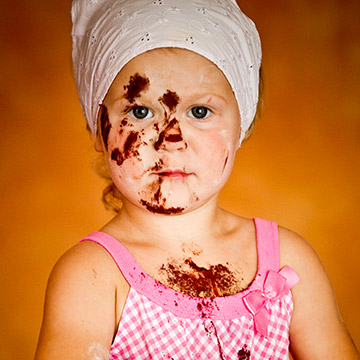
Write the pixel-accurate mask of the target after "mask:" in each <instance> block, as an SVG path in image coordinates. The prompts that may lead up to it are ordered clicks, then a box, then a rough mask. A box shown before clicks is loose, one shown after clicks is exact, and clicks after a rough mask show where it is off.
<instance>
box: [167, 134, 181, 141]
mask: <svg viewBox="0 0 360 360" xmlns="http://www.w3.org/2000/svg"><path fill="white" fill-rule="evenodd" d="M182 139H183V137H182V136H181V135H180V134H171V135H168V136H166V137H165V140H166V141H169V142H180V141H182Z"/></svg>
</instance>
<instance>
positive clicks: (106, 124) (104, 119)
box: [99, 104, 111, 150]
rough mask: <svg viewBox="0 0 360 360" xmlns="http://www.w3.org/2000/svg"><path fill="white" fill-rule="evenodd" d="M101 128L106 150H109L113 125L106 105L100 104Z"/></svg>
mask: <svg viewBox="0 0 360 360" xmlns="http://www.w3.org/2000/svg"><path fill="white" fill-rule="evenodd" d="M99 111H100V126H101V136H102V139H103V142H104V145H105V149H106V150H107V149H108V138H109V133H110V130H111V123H110V120H109V112H108V109H107V107H106V106H105V105H104V104H100V110H99Z"/></svg>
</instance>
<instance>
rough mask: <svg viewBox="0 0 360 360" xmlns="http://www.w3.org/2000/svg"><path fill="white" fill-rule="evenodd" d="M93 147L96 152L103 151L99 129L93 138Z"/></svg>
mask: <svg viewBox="0 0 360 360" xmlns="http://www.w3.org/2000/svg"><path fill="white" fill-rule="evenodd" d="M94 148H95V150H96V151H97V152H104V149H103V144H102V140H101V136H100V133H99V131H98V132H97V133H96V139H95V143H94Z"/></svg>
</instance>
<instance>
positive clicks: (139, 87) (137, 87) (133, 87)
mask: <svg viewBox="0 0 360 360" xmlns="http://www.w3.org/2000/svg"><path fill="white" fill-rule="evenodd" d="M149 84H150V81H149V79H148V78H147V77H143V76H141V75H139V74H138V73H136V74H135V75H131V76H130V81H129V85H125V86H124V90H126V94H125V98H126V99H127V100H128V101H129V102H130V103H133V102H134V101H135V99H136V98H138V97H139V96H140V94H141V92H142V91H146V90H147V89H148V88H149Z"/></svg>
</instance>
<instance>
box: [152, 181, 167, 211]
mask: <svg viewBox="0 0 360 360" xmlns="http://www.w3.org/2000/svg"><path fill="white" fill-rule="evenodd" d="M162 183H163V179H161V178H160V179H159V187H158V189H157V191H156V193H155V194H154V201H155V202H156V203H157V204H159V203H160V199H161V197H162V193H161V184H162ZM164 200H165V199H164ZM163 205H164V202H163Z"/></svg>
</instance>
